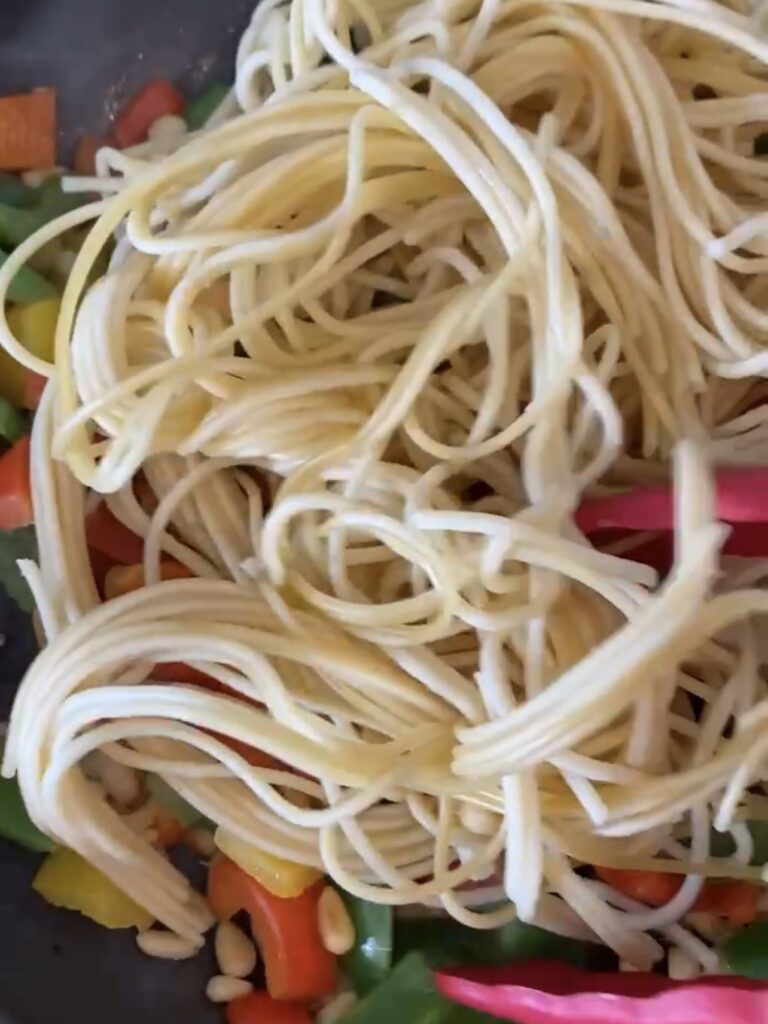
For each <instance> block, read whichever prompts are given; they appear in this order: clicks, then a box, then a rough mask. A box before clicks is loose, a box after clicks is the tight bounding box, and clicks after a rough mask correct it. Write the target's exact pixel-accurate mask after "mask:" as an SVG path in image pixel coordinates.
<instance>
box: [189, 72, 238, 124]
mask: <svg viewBox="0 0 768 1024" xmlns="http://www.w3.org/2000/svg"><path fill="white" fill-rule="evenodd" d="M228 93H229V89H228V88H227V86H226V85H222V84H221V82H214V83H213V85H210V86H208V88H207V89H206V90H205V92H201V93H200V95H199V96H195V98H194V99H193V100H190V101H189V103H188V104H187V105H186V107H185V108H184V120H185V121H186V122H187V127H188V128H189V130H190V131H191V132H196V131H197V130H198V129H199V128H202V127H203V126H204V125H205V123H206V121H207V120H208V118H209V117H210V116H211V114H213V112H214V111H215V110H217V109H218V108H219V107H220V106H221V104H222V103H223V102H224V100H225V99H226V97H227V94H228Z"/></svg>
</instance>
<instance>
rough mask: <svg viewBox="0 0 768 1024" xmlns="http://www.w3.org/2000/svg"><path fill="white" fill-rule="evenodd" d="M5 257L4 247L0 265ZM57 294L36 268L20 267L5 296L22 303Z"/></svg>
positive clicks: (1, 250) (48, 297) (0, 265)
mask: <svg viewBox="0 0 768 1024" xmlns="http://www.w3.org/2000/svg"><path fill="white" fill-rule="evenodd" d="M7 259H8V253H7V252H6V251H5V250H4V249H0V267H2V265H3V264H4V263H5V261H6V260H7ZM57 294H58V292H57V291H56V289H55V287H54V286H53V285H52V284H51V282H50V281H48V280H47V279H46V278H44V277H43V276H42V275H41V274H38V272H37V271H36V270H33V269H32V267H21V269H20V270H18V271H17V272H16V275H15V277H14V278H13V280H12V281H11V283H10V285H9V287H8V293H7V295H6V298H7V299H8V300H9V302H19V303H22V304H24V303H27V302H40V301H41V300H42V299H50V298H51V297H52V296H54V295H57ZM9 358H10V357H9Z"/></svg>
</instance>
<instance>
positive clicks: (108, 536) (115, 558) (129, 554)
mask: <svg viewBox="0 0 768 1024" xmlns="http://www.w3.org/2000/svg"><path fill="white" fill-rule="evenodd" d="M85 536H86V540H87V542H88V547H89V548H90V549H91V551H98V552H100V553H101V554H102V555H106V556H107V557H108V558H109V559H111V561H112V562H113V563H114V564H115V565H132V564H134V563H136V562H141V560H142V558H143V557H144V541H143V539H142V538H141V537H138V536H137V535H136V534H135V533H133V531H132V530H129V529H128V527H127V526H123V524H122V523H121V522H120V520H119V519H118V518H117V517H116V516H114V515H113V514H112V512H110V510H109V508H108V506H107V504H106V502H103V501H102V502H101V503H100V504H99V505H97V506H96V508H95V509H94V510H93V512H91V513H90V514H89V515H88V516H87V517H86V520H85Z"/></svg>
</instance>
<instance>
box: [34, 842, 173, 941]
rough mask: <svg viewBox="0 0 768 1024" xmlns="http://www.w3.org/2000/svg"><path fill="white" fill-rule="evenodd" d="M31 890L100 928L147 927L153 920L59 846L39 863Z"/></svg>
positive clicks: (115, 887)
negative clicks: (78, 914) (74, 911)
mask: <svg viewBox="0 0 768 1024" xmlns="http://www.w3.org/2000/svg"><path fill="white" fill-rule="evenodd" d="M32 888H33V889H34V890H35V892H36V893H38V894H39V895H40V896H42V897H43V899H44V900H46V901H47V902H48V903H50V904H52V905H53V906H54V907H61V908H63V909H64V910H76V911H78V912H79V913H81V914H83V915H84V916H85V917H89V918H90V919H91V920H92V921H95V922H96V923H97V924H100V925H102V926H103V927H104V928H142V929H143V928H149V926H150V925H151V924H152V922H153V920H154V918H153V917H152V915H151V914H150V913H149V912H148V911H147V910H144V908H143V907H140V906H139V905H138V904H137V903H134V902H133V900H132V899H131V898H130V897H129V896H126V894H125V893H124V892H122V890H120V889H118V887H117V886H116V885H115V884H114V882H112V881H111V880H110V879H109V878H107V876H106V875H104V874H102V872H101V871H99V870H98V868H95V867H93V865H91V864H89V863H88V861H87V860H85V859H84V858H83V857H81V856H80V854H78V853H75V852H74V850H68V849H66V848H65V847H63V846H59V847H57V848H56V849H55V850H54V851H53V853H51V854H49V855H48V856H47V857H46V859H45V860H44V861H43V864H42V866H41V867H40V870H39V871H38V872H37V874H36V875H35V879H34V881H33V882H32Z"/></svg>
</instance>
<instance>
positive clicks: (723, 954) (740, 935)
mask: <svg viewBox="0 0 768 1024" xmlns="http://www.w3.org/2000/svg"><path fill="white" fill-rule="evenodd" d="M719 953H720V963H721V964H722V966H723V968H724V969H725V970H726V971H730V972H731V973H732V974H736V975H738V976H739V977H740V978H751V979H753V980H754V981H768V921H755V922H754V923H753V924H751V925H749V927H747V928H740V929H739V930H738V931H735V932H731V934H730V935H729V936H728V937H727V938H726V939H724V941H723V942H722V944H721V946H720V949H719ZM755 1019H756V1020H757V1019H758V1018H755Z"/></svg>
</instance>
